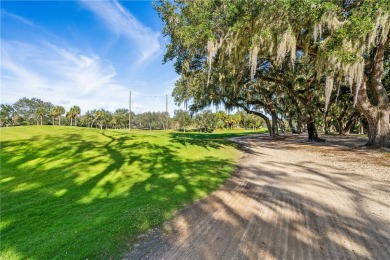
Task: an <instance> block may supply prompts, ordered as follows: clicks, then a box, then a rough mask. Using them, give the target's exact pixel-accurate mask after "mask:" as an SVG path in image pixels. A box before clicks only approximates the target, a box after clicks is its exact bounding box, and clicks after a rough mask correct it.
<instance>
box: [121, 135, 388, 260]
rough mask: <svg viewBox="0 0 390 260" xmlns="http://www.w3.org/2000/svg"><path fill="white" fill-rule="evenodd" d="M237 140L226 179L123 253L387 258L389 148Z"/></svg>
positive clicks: (146, 255) (138, 256) (150, 256)
mask: <svg viewBox="0 0 390 260" xmlns="http://www.w3.org/2000/svg"><path fill="white" fill-rule="evenodd" d="M236 140H237V141H238V142H240V143H241V144H242V146H243V150H244V152H243V155H242V158H241V160H240V168H239V169H238V170H237V171H236V173H235V174H234V175H233V176H232V177H231V178H230V179H229V181H227V182H226V183H225V185H224V186H223V187H222V188H221V189H219V190H217V191H215V192H214V193H212V194H211V195H210V196H208V197H207V198H205V199H203V200H200V201H198V202H197V203H195V204H193V205H191V206H189V207H187V208H185V209H183V210H182V211H180V212H178V213H177V216H176V217H175V218H174V219H173V220H172V221H170V222H168V223H166V224H165V225H164V227H163V229H162V230H153V231H151V232H149V234H147V235H146V236H144V237H143V238H141V240H142V242H140V243H139V244H137V245H136V246H135V247H134V249H133V250H132V251H131V252H130V253H129V254H128V255H127V256H126V258H128V259H390V156H389V154H387V155H386V154H384V153H383V152H377V151H365V150H362V149H356V148H350V147H346V146H345V145H346V144H347V145H349V146H351V145H352V146H353V145H355V144H356V140H352V139H351V140H352V141H351V140H350V139H345V140H342V142H339V141H336V139H335V140H334V141H330V142H327V143H326V144H320V145H309V144H307V143H306V142H305V141H304V140H303V139H302V137H296V136H288V137H286V138H284V139H276V140H275V139H270V138H268V137H257V138H239V139H236ZM358 141H359V140H358ZM384 158H385V159H384Z"/></svg>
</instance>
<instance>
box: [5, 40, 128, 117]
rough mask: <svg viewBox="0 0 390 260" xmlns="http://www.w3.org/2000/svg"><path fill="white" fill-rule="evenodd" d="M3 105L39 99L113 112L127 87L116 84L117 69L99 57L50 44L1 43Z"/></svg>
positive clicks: (124, 101)
mask: <svg viewBox="0 0 390 260" xmlns="http://www.w3.org/2000/svg"><path fill="white" fill-rule="evenodd" d="M1 45H2V49H1V88H2V102H3V103H13V102H15V101H17V100H18V99H19V98H21V97H24V96H26V97H30V98H31V97H37V98H40V99H42V100H44V101H49V102H52V103H55V104H63V105H64V106H65V107H68V106H69V107H70V106H72V105H79V106H81V107H82V108H83V109H97V108H105V109H109V110H113V109H115V108H118V107H122V105H120V103H123V104H124V106H126V104H127V99H126V98H125V99H124V100H123V101H122V99H123V95H124V93H128V88H127V87H126V86H123V85H120V84H117V83H116V82H115V76H116V71H115V68H114V67H113V66H112V65H111V64H110V63H109V62H108V61H105V60H102V59H100V58H99V57H98V56H96V55H86V54H81V53H79V52H78V51H77V50H73V49H69V48H65V47H58V46H55V45H53V44H50V43H47V42H45V43H41V44H35V45H34V44H27V43H22V42H18V41H4V40H3V41H2V42H1Z"/></svg>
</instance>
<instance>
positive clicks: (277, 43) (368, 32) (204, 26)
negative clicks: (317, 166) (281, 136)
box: [156, 0, 390, 146]
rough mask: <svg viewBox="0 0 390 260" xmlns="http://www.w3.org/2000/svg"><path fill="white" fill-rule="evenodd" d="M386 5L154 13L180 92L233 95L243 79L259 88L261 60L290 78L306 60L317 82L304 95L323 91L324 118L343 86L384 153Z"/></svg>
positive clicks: (311, 0)
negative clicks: (288, 68) (286, 65)
mask: <svg viewBox="0 0 390 260" xmlns="http://www.w3.org/2000/svg"><path fill="white" fill-rule="evenodd" d="M389 5H390V3H389V2H388V1H386V0H376V1H373V0H371V1H370V0H368V1H354V0H348V1H320V0H303V1H247V0H234V1H233V0H231V1H228V0H226V1H208V0H199V1H185V0H178V1H174V2H172V1H160V2H159V3H157V4H156V9H157V11H158V12H159V14H160V16H161V18H162V19H163V21H164V22H165V27H164V30H163V32H164V34H165V35H168V36H169V37H170V43H169V44H168V45H167V52H166V54H165V57H164V61H167V60H172V59H175V68H176V70H177V71H178V72H179V73H180V74H181V75H182V77H181V79H180V81H182V85H185V86H188V87H191V88H195V87H196V81H198V83H199V84H198V86H197V87H199V88H205V89H208V88H209V87H210V86H214V88H215V86H216V85H218V86H219V87H220V88H221V89H222V90H223V91H224V90H226V89H230V90H233V92H234V90H235V88H236V87H237V84H235V82H231V80H230V79H232V78H233V79H234V78H245V77H246V78H247V82H252V83H256V84H252V85H257V87H258V88H262V87H263V86H264V84H261V83H260V82H262V81H264V79H262V77H258V74H259V73H258V72H259V71H261V70H263V71H264V70H266V68H264V67H262V66H263V62H259V61H260V60H265V59H266V60H268V61H269V63H270V64H272V65H273V66H274V67H278V66H281V64H283V62H284V61H285V60H289V61H290V62H291V64H292V66H293V68H292V69H293V70H294V64H295V62H296V60H297V59H300V58H302V57H303V58H305V57H310V59H312V60H313V61H314V66H313V68H314V76H313V77H314V78H315V81H313V82H311V84H310V86H311V87H310V88H309V89H312V90H313V91H311V92H314V91H317V90H318V89H319V88H322V91H323V92H324V100H323V103H324V104H323V106H324V107H325V108H324V111H326V110H327V107H328V106H329V102H330V97H331V94H332V92H333V91H337V88H338V87H339V86H340V85H348V86H349V87H350V88H351V93H352V95H353V98H354V103H355V104H356V106H357V107H358V108H359V111H360V113H362V114H363V115H364V117H365V118H366V120H367V121H368V126H369V130H368V137H369V141H368V143H367V144H368V145H373V146H390V124H389V113H390V101H389V97H388V86H386V81H384V80H382V77H383V74H384V72H385V66H386V65H385V61H386V60H387V59H388V56H386V55H387V54H386V48H388V46H389V31H390V15H389ZM243 64H247V66H243ZM248 68H249V69H248ZM266 74H267V73H266ZM306 76H308V75H306ZM197 77H200V78H201V80H199V79H196V78H197ZM237 89H238V88H237ZM288 91H289V90H288V88H286V89H285V92H286V93H288ZM311 92H310V93H307V95H311ZM211 94H212V92H211V93H210V94H208V95H209V96H210V95H211ZM187 98H188V100H191V99H192V98H193V97H192V96H187ZM308 112H311V111H308ZM310 120H311V117H310V116H308V117H307V122H309V121H310Z"/></svg>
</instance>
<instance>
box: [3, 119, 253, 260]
mask: <svg viewBox="0 0 390 260" xmlns="http://www.w3.org/2000/svg"><path fill="white" fill-rule="evenodd" d="M0 133H1V177H0V188H1V221H0V223H1V225H0V231H1V255H2V256H1V258H2V259H21V258H23V259H25V258H28V259H53V258H54V259H86V258H89V259H91V258H92V259H96V258H100V259H108V258H110V257H112V258H114V259H115V258H120V257H121V255H122V253H123V252H124V251H126V250H127V249H128V248H129V245H131V244H132V242H134V239H135V238H136V237H137V235H139V234H140V233H142V232H145V231H146V230H148V229H149V228H153V227H157V226H159V225H161V224H162V223H163V222H164V221H165V220H167V219H170V218H171V217H172V214H173V213H174V212H175V211H176V210H178V209H180V208H181V207H183V206H184V205H186V204H188V203H191V202H192V201H194V200H197V199H200V198H202V197H204V196H205V195H207V194H208V193H210V192H211V191H212V190H214V189H216V188H218V187H219V186H220V185H221V184H222V183H223V181H224V180H225V179H226V178H227V177H228V176H229V175H230V174H231V173H232V172H233V170H234V168H235V165H236V163H237V160H238V157H239V152H238V150H237V149H235V146H234V144H233V143H231V142H229V141H228V140H226V137H233V136H239V135H243V134H248V133H251V132H243V131H241V132H239V131H223V132H217V133H215V134H201V133H178V132H168V131H132V132H130V133H129V132H128V131H123V130H96V129H87V128H76V127H53V126H28V127H14V128H3V129H1V130H0ZM252 133H253V132H252Z"/></svg>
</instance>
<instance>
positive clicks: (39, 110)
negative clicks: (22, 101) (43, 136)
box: [35, 107, 45, 125]
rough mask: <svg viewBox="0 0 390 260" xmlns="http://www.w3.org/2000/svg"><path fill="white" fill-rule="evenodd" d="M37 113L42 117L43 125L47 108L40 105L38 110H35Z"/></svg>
mask: <svg viewBox="0 0 390 260" xmlns="http://www.w3.org/2000/svg"><path fill="white" fill-rule="evenodd" d="M35 114H36V115H37V116H39V117H40V118H41V125H42V120H43V116H44V115H45V109H44V108H43V107H38V108H37V111H35ZM37 124H38V122H37Z"/></svg>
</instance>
